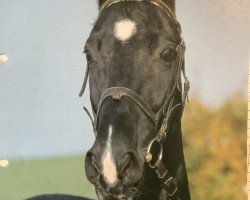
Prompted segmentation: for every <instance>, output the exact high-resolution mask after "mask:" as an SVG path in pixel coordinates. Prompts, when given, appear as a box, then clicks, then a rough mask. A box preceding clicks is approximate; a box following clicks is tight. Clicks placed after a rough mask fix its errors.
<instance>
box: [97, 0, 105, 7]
mask: <svg viewBox="0 0 250 200" xmlns="http://www.w3.org/2000/svg"><path fill="white" fill-rule="evenodd" d="M104 2H105V0H98V3H99V8H100V7H101V5H102V4H103V3H104Z"/></svg>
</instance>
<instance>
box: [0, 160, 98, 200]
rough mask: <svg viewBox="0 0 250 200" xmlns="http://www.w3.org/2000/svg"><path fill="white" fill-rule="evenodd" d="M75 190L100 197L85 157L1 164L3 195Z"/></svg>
mask: <svg viewBox="0 0 250 200" xmlns="http://www.w3.org/2000/svg"><path fill="white" fill-rule="evenodd" d="M51 193H60V194H62V193H63V194H71V195H79V196H85V197H91V198H94V199H96V196H95V192H94V188H93V186H92V185H91V184H90V183H89V182H88V181H87V179H86V176H85V172H84V159H83V157H67V158H54V159H43V160H42V159H41V160H27V161H10V165H9V167H8V168H0V199H1V200H22V199H25V198H27V197H31V196H34V195H38V194H51Z"/></svg>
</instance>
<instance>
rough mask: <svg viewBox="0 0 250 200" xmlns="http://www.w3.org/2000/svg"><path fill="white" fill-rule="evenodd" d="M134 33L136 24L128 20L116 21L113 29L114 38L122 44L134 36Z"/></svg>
mask: <svg viewBox="0 0 250 200" xmlns="http://www.w3.org/2000/svg"><path fill="white" fill-rule="evenodd" d="M136 31H137V29H136V24H135V22H133V21H132V20H130V19H123V20H121V21H118V22H116V24H115V27H114V34H115V37H116V38H117V39H118V40H120V41H122V42H126V41H127V40H129V39H130V38H131V37H132V36H133V35H135V34H136Z"/></svg>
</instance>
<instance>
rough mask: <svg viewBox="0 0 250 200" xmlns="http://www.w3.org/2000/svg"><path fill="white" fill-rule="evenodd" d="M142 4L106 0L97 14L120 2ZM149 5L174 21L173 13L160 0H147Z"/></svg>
mask: <svg viewBox="0 0 250 200" xmlns="http://www.w3.org/2000/svg"><path fill="white" fill-rule="evenodd" d="M135 1H137V2H142V1H144V0H107V1H105V2H104V3H102V4H101V6H100V9H99V13H101V12H102V11H103V10H104V9H105V8H107V7H109V6H111V5H113V4H115V3H120V2H135ZM149 2H150V3H152V4H154V5H156V6H158V7H160V8H161V9H163V10H164V11H166V12H167V14H168V16H169V17H170V18H172V19H174V20H175V21H177V20H176V16H175V14H174V12H173V11H172V10H171V8H170V7H169V6H168V5H167V4H166V3H164V1H162V0H149Z"/></svg>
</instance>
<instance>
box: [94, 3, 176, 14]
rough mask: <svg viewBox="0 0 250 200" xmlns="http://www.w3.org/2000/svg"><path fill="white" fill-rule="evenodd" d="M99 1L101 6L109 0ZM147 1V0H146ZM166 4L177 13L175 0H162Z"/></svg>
mask: <svg viewBox="0 0 250 200" xmlns="http://www.w3.org/2000/svg"><path fill="white" fill-rule="evenodd" d="M98 1H99V8H100V6H101V5H102V4H103V3H104V2H106V1H107V0H98ZM145 1H146V0H145ZM162 1H163V2H164V3H165V4H167V5H168V6H169V7H170V8H171V10H172V11H173V12H174V13H175V0H162Z"/></svg>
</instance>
